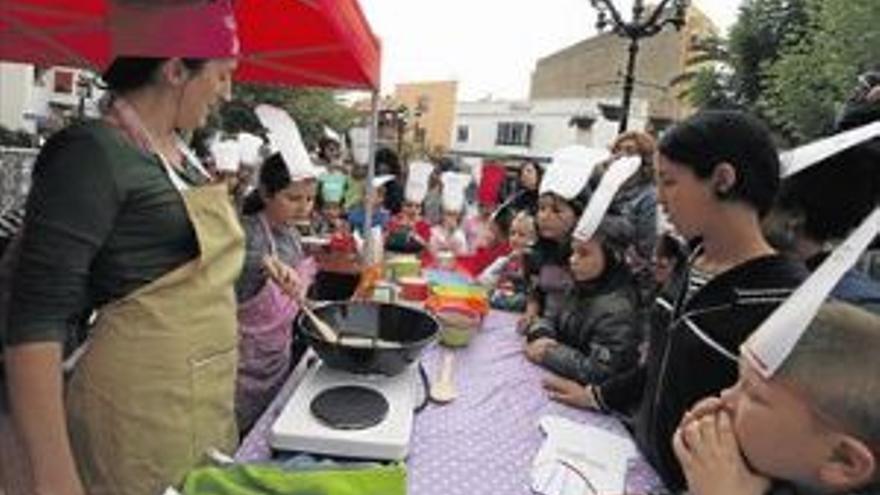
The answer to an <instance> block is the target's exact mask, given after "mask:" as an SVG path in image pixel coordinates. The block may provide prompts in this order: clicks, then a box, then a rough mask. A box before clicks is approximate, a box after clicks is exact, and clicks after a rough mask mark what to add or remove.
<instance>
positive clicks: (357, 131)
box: [348, 127, 370, 165]
mask: <svg viewBox="0 0 880 495" xmlns="http://www.w3.org/2000/svg"><path fill="white" fill-rule="evenodd" d="M348 138H349V139H350V140H351V157H352V158H353V159H354V161H355V163H357V164H358V165H366V164H367V163H369V161H370V129H368V128H367V127H352V128H351V129H349V130H348Z"/></svg>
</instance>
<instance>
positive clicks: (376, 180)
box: [373, 174, 394, 189]
mask: <svg viewBox="0 0 880 495" xmlns="http://www.w3.org/2000/svg"><path fill="white" fill-rule="evenodd" d="M392 180H394V176H393V175H391V174H386V175H377V176H375V177H373V189H379V188H380V187H382V186H384V185H385V184H388V183H389V182H391V181H392Z"/></svg>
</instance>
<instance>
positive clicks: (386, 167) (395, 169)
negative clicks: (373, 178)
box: [376, 148, 400, 179]
mask: <svg viewBox="0 0 880 495" xmlns="http://www.w3.org/2000/svg"><path fill="white" fill-rule="evenodd" d="M382 174H391V175H393V176H394V178H395V179H399V178H400V158H398V156H397V153H395V152H394V151H393V150H391V149H389V148H381V149H379V150H377V151H376V175H382Z"/></svg>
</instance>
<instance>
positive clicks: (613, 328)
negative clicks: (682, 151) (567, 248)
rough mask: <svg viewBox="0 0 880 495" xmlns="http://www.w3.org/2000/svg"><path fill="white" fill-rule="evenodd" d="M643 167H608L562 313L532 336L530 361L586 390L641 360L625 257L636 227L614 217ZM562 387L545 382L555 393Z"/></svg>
mask: <svg viewBox="0 0 880 495" xmlns="http://www.w3.org/2000/svg"><path fill="white" fill-rule="evenodd" d="M638 169H639V159H638V158H634V157H627V158H622V159H619V160H617V161H616V162H614V163H612V164H611V165H610V167H609V168H608V169H607V171H606V172H605V174H604V175H603V177H602V181H601V182H600V183H599V186H598V187H597V188H596V191H595V193H594V194H593V195H592V197H591V198H590V203H589V204H588V205H587V207H586V209H585V210H584V213H583V215H582V216H581V218H580V220H579V221H578V224H577V226H576V227H575V229H574V232H573V234H572V240H571V258H570V259H569V265H570V270H571V275H572V279H573V280H574V284H573V285H572V287H571V288H570V289H569V290H568V292H567V294H566V296H567V297H566V298H565V300H564V302H563V305H562V307H561V309H560V310H559V312H558V313H556V314H555V315H553V316H552V317H549V318H546V317H545V318H538V319H537V320H536V321H535V322H534V323H532V324H531V325H530V326H529V327H528V328H527V330H526V341H527V343H526V347H525V353H526V357H527V358H528V359H529V360H531V361H532V362H534V363H536V364H539V365H541V366H543V367H544V368H547V369H548V370H550V371H552V372H553V373H554V374H555V375H558V376H559V377H561V378H562V379H568V380H574V381H575V382H577V383H579V384H581V385H586V384H591V383H602V382H604V381H606V380H608V379H609V378H612V377H613V376H614V375H616V374H619V373H623V372H627V371H629V370H630V369H631V368H634V367H635V365H636V364H637V362H638V356H639V352H638V348H639V344H640V343H641V329H640V325H639V316H638V315H639V293H638V289H637V285H636V281H635V278H634V276H633V274H632V272H631V271H630V269H629V266H628V265H627V263H626V259H625V253H626V250H627V249H628V248H629V247H630V246H631V244H632V239H633V234H634V230H635V229H634V227H633V226H632V224H630V222H629V221H628V220H627V219H626V218H624V217H623V216H620V215H616V214H607V212H608V207H609V206H610V205H611V202H612V200H613V199H614V197H615V195H616V194H617V192H618V191H619V189H620V187H621V186H622V185H623V184H624V183H625V182H626V181H627V180H628V179H629V178H630V177H632V176H633V175H634V174H635V173H636V172H637V171H638ZM554 381H555V377H551V378H549V379H548V380H547V382H545V383H546V384H547V388H549V389H550V393H551V394H552V393H553V390H554V389H553V388H552V385H553V383H554Z"/></svg>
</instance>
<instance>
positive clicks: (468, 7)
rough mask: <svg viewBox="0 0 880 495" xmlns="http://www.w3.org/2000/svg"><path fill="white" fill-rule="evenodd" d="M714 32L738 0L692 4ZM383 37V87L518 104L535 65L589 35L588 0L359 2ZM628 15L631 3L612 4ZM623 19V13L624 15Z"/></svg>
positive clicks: (627, 0)
mask: <svg viewBox="0 0 880 495" xmlns="http://www.w3.org/2000/svg"><path fill="white" fill-rule="evenodd" d="M692 1H693V3H694V4H695V5H696V6H697V7H698V8H700V9H701V10H702V11H703V12H705V13H706V14H707V15H708V16H709V17H710V18H711V19H712V20H713V21H714V22H715V23H716V24H717V25H718V26H719V27H720V28H721V29H722V31H723V30H726V29H727V28H728V27H730V25H731V24H732V23H733V22H734V20H735V19H736V13H737V9H738V7H739V4H740V0H692ZM360 3H361V6H362V7H363V9H364V11H365V13H366V15H367V18H368V19H369V21H370V24H371V25H372V27H373V30H374V32H375V33H376V35H377V36H379V37H380V38H381V39H382V88H383V92H384V93H391V92H393V91H394V85H395V84H396V83H401V82H414V81H431V80H450V79H454V80H458V82H459V89H458V98H459V100H465V101H466V100H475V99H478V98H482V97H484V96H486V95H488V94H491V95H492V96H493V97H494V98H507V99H525V98H527V97H528V88H529V78H530V77H531V72H532V70H533V69H534V66H535V62H536V61H537V59H539V58H541V57H543V56H546V55H548V54H550V53H553V52H555V51H557V50H559V49H561V48H564V47H566V46H569V45H572V44H574V43H577V42H578V41H580V40H582V39H584V38H586V37H588V36H590V35H592V34H594V33H595V28H594V25H595V20H596V15H595V11H594V10H593V9H592V8H591V7H590V2H589V0H360ZM615 4H616V5H619V6H621V7H622V8H623V9H625V10H624V12H626V13H627V14H628V13H629V12H630V11H629V9H630V8H631V5H632V1H631V0H615ZM626 18H627V19H628V18H629V15H626Z"/></svg>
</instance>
